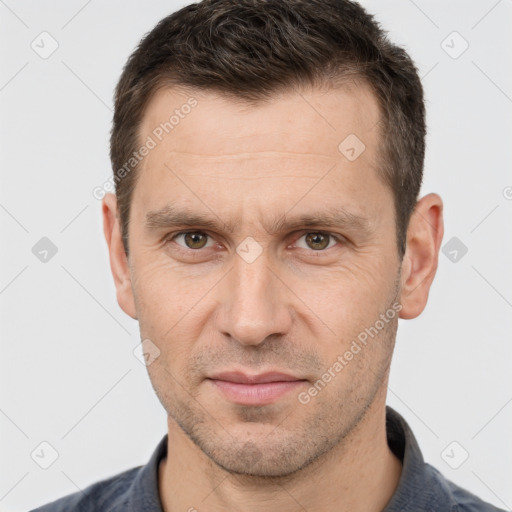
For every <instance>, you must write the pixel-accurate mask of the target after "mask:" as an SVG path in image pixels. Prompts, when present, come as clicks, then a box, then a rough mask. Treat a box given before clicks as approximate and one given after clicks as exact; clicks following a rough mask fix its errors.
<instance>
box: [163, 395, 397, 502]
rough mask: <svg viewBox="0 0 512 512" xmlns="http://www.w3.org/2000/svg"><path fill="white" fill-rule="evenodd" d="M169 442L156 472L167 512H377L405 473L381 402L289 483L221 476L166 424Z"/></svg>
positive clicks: (172, 424) (288, 479)
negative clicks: (393, 449) (388, 433)
mask: <svg viewBox="0 0 512 512" xmlns="http://www.w3.org/2000/svg"><path fill="white" fill-rule="evenodd" d="M168 436H169V437H168V446H169V447H171V448H170V449H171V450H172V457H170V458H167V459H165V460H164V461H162V463H161V464H160V468H159V489H160V496H161V500H162V505H163V509H164V511H165V512H174V511H176V510H183V511H185V510H186V511H190V512H193V511H194V510H195V511H197V512H212V511H215V512H220V511H233V510H244V511H245V512H259V511H264V512H269V510H279V511H280V512H296V511H297V510H304V509H306V510H315V511H317V512H324V511H325V512H327V511H330V510H334V509H335V510H338V511H340V512H348V511H351V512H359V511H361V512H362V511H365V512H373V511H375V512H379V511H382V510H383V509H384V507H385V505H386V504H387V503H388V501H389V500H390V499H391V497H392V495H393V493H394V491H395V489H396V487H397V485H398V481H399V478H400V473H401V469H402V466H401V463H400V461H399V460H398V459H397V458H396V457H395V456H394V455H393V453H392V452H391V450H390V449H389V447H388V444H387V437H386V422H385V397H380V398H378V397H376V400H375V401H374V402H373V404H372V406H371V407H370V408H369V409H368V411H367V413H366V414H365V416H364V417H363V419H362V420H361V422H360V423H359V424H358V425H357V426H356V427H355V428H354V429H353V430H352V431H351V432H350V434H349V435H348V436H347V437H346V438H344V439H343V440H342V441H341V442H340V443H339V444H338V445H337V446H336V448H334V449H333V450H331V451H330V452H329V453H327V454H324V455H322V456H321V457H319V458H318V459H316V460H315V461H314V462H313V463H311V464H310V465H309V466H307V467H306V468H304V469H303V470H301V471H298V472H296V473H294V474H292V475H288V476H286V477H275V478H260V477H250V476H245V475H244V476H242V475H233V474H230V473H228V472H226V471H225V470H223V469H222V468H220V467H219V466H217V465H216V464H215V463H214V462H213V461H211V460H210V459H209V458H208V457H207V456H206V455H205V454H204V453H203V452H202V451H201V450H200V449H199V448H198V447H197V446H196V445H195V444H194V443H193V442H192V441H191V440H190V439H189V438H188V437H187V436H186V435H185V434H184V433H183V431H182V430H181V429H180V428H179V427H178V426H177V425H176V423H175V422H174V421H173V420H171V419H169V421H168Z"/></svg>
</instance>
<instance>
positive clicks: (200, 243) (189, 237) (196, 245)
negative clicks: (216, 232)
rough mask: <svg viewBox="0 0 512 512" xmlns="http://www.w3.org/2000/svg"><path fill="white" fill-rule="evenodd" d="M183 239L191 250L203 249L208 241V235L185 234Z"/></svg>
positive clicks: (193, 232)
mask: <svg viewBox="0 0 512 512" xmlns="http://www.w3.org/2000/svg"><path fill="white" fill-rule="evenodd" d="M183 238H184V241H185V244H186V245H187V247H188V248H189V249H202V248H203V247H204V246H205V245H206V243H207V241H208V235H207V234H205V233H201V232H200V231H191V232H189V233H183Z"/></svg>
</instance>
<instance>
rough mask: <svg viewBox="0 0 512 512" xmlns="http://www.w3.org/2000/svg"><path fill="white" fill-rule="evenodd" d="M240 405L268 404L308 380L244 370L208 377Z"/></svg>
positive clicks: (274, 373)
mask: <svg viewBox="0 0 512 512" xmlns="http://www.w3.org/2000/svg"><path fill="white" fill-rule="evenodd" d="M206 380H207V381H209V382H211V383H212V384H213V385H214V386H215V388H216V389H217V390H218V391H219V392H220V393H221V394H222V395H223V396H224V398H227V399H228V400H229V401H230V402H233V403H235V404H238V405H268V404H272V403H274V402H277V401H278V400H279V399H281V398H283V397H284V396H285V395H287V394H288V393H291V392H292V391H294V390H295V391H297V390H298V389H299V388H300V387H301V386H303V385H304V384H305V383H306V382H307V380H306V379H301V378H300V377H295V376H293V375H289V374H286V373H282V372H267V373H262V374H256V375H251V374H248V373H244V372H222V373H218V374H215V375H212V376H211V377H208V378H207V379H206Z"/></svg>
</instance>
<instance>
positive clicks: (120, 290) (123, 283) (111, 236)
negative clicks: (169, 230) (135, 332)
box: [102, 194, 137, 319]
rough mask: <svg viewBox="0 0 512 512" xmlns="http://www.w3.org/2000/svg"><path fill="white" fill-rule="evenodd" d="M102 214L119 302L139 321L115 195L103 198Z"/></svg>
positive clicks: (128, 313)
mask: <svg viewBox="0 0 512 512" xmlns="http://www.w3.org/2000/svg"><path fill="white" fill-rule="evenodd" d="M102 213H103V232H104V234H105V239H106V241H107V245H108V250H109V254H110V268H111V270H112V276H113V277H114V284H115V286H116V290H117V302H118V303H119V305H120V306H121V309H122V310H123V311H124V312H125V313H126V314H127V315H128V316H131V317H132V318H134V319H137V313H136V309H135V299H134V296H133V290H132V282H131V275H130V267H129V264H128V258H127V257H126V252H125V250H124V246H123V240H122V236H121V222H120V219H119V215H118V211H117V198H116V196H115V195H114V194H106V195H105V197H104V198H103V201H102Z"/></svg>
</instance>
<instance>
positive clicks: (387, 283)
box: [103, 85, 443, 512]
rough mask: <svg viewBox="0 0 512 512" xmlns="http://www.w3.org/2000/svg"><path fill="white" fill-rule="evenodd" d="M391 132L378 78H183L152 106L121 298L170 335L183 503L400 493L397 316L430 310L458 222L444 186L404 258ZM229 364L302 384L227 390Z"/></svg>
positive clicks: (169, 472) (417, 221)
mask: <svg viewBox="0 0 512 512" xmlns="http://www.w3.org/2000/svg"><path fill="white" fill-rule="evenodd" d="M191 97H193V98H194V99H195V101H197V105H196V106H195V107H194V108H193V109H191V110H190V112H189V113H188V114H187V115H183V116H182V118H180V120H179V123H176V124H175V125H174V126H173V128H172V131H171V130H169V133H168V134H165V136H164V137H162V140H161V141H160V140H158V139H157V138H156V137H155V135H154V130H155V128H157V127H158V126H160V124H161V123H164V122H166V121H168V120H169V117H170V116H171V115H172V113H173V112H174V110H175V109H180V107H181V106H182V105H184V104H185V103H187V101H188V100H189V99H190V98H191ZM187 111H188V109H187ZM379 129H380V124H379V108H378V104H377V101H376V99H375V97H374V95H373V94H372V93H371V91H370V90H369V88H367V87H364V86H361V85H360V86H358V87H349V86H348V85H346V86H343V87H340V88H337V89H320V88H315V89H308V90H304V91H300V92H299V91H288V92H286V93H279V94H277V93H276V95H275V96H273V97H272V98H271V99H269V100H268V101H265V102H261V103H259V104H257V105H252V106H251V105H249V104H247V103H244V102H242V101H235V100H233V99H229V98H226V97H222V96H220V95H218V94H216V93H214V92H206V91H201V92H198V91H192V90H186V89H178V88H172V89H170V88H165V89H161V90H159V91H158V92H157V93H156V94H155V95H154V96H153V97H152V99H151V101H150V102H149V104H148V107H147V109H146V111H145V115H144V118H143V122H142V125H141V128H140V140H141V141H145V140H147V137H148V136H151V137H152V138H153V139H155V141H156V145H155V147H154V148H152V149H151V150H150V151H149V152H148V154H147V156H145V157H144V159H143V160H142V161H141V162H140V164H139V167H138V169H137V172H138V178H137V183H136V186H135V189H134V192H133V196H132V203H131V213H130V223H129V258H127V257H126V254H125V252H124V250H123V246H122V241H121V228H120V222H119V218H118V216H117V204H116V198H115V196H114V195H112V194H108V195H107V196H106V197H105V199H104V201H103V215H104V231H105V236H106V239H107V242H108V246H109V251H110V262H111V267H112V272H113V276H114V281H115V284H116V289H117V298H118V302H119V304H120V306H121V307H122V309H123V310H124V311H125V312H126V313H127V314H128V315H130V316H131V317H133V318H136V319H138V321H139V323H140V331H141V339H143V340H145V339H148V340H151V343H152V344H154V345H152V346H156V347H157V348H158V350H159V355H158V357H156V359H155V360H154V361H152V363H151V364H149V365H148V373H149V376H150V379H151V382H152V385H153V387H154V389H155V392H156V393H157V395H158V398H159V399H160V401H161V403H162V405H163V406H164V408H165V410H166V411H167V413H168V435H169V456H168V457H167V459H165V460H164V461H163V462H162V464H161V465H160V468H159V492H160V497H161V500H162V503H163V507H164V510H165V511H187V510H197V511H198V512H203V511H210V512H213V511H238V510H244V512H253V511H260V510H265V511H267V512H268V511H269V510H272V511H273V510H276V511H277V510H279V511H280V512H283V511H284V512H287V511H299V510H304V509H306V510H315V512H323V511H328V510H334V509H335V510H338V511H352V512H357V511H380V510H382V509H383V508H384V507H385V505H386V503H387V502H388V501H389V500H390V498H391V496H392V495H393V492H394V491H395V489H396V486H397V485H398V481H399V478H400V473H401V463H400V461H399V460H398V459H397V458H396V457H395V456H394V455H393V454H392V453H391V451H390V449H389V447H388V445H387V441H386V431H385V401H386V390H387V382H388V375H389V366H390V362H391V357H392V352H393V348H394V343H395V335H396V329H397V325H398V317H399V316H400V317H401V318H414V317H416V316H418V315H419V314H420V313H421V312H422V310H423V309H424V307H425V304H426V301H427V298H428V291H429V288H430V285H431V283H432V280H433V278H434V274H435V270H436V267H437V257H438V252H439V246H440V244H441V239H442V235H443V224H442V201H441V199H440V197H439V196H437V195H436V194H428V195H426V196H425V197H423V198H422V199H420V201H419V202H418V204H417V207H416V210H415V212H414V214H413V215H412V218H411V221H410V224H409V228H408V233H407V250H406V254H405V256H404V258H403V260H402V261H400V259H399V255H398V252H397V243H396V231H395V212H394V202H393V193H392V191H391V189H390V188H389V187H388V186H387V185H386V184H385V183H384V182H383V180H382V179H381V177H380V175H379V161H380V156H379V137H380V133H379ZM351 134H353V135H356V136H357V137H358V139H359V140H360V141H362V143H363V144H364V151H363V152H362V153H361V154H360V155H359V156H358V157H357V158H355V159H352V160H351V159H349V158H347V156H346V155H347V153H345V154H344V153H343V152H342V151H340V149H339V145H340V143H342V142H343V141H344V140H345V139H346V138H347V137H348V136H349V135H351ZM349 140H351V139H349ZM359 147H361V146H359ZM349 156H351V154H350V153H349ZM178 213H180V214H181V215H179V216H178V215H177V214H178ZM170 214H173V215H170ZM185 214H188V215H189V216H193V217H195V218H194V219H193V220H192V221H191V222H185V220H184V216H185ZM327 214H332V216H335V217H336V223H335V224H332V225H331V224H327V223H326V220H325V219H321V218H320V216H323V215H327ZM199 216H200V217H202V218H204V219H208V222H205V221H203V220H201V219H199V218H198V217H199ZM171 217H172V219H174V220H175V221H176V222H178V223H177V224H176V223H175V224H174V225H171V224H170V223H169V221H170V220H172V219H171ZM178 217H179V218H178ZM304 217H308V218H309V217H311V218H312V219H311V220H310V221H309V222H307V221H305V219H304ZM183 232H188V234H187V233H183ZM248 237H250V238H248ZM237 249H238V250H237ZM381 315H383V316H384V317H385V318H386V320H387V321H383V320H382V316H381ZM379 321H380V323H378V322H379ZM381 325H382V327H381ZM372 326H374V327H377V326H378V328H377V329H376V330H377V331H378V334H376V335H375V336H373V337H368V341H367V343H366V345H361V344H359V345H361V348H360V350H359V351H357V352H356V351H355V350H354V351H353V357H350V358H346V359H344V361H345V363H346V364H344V365H343V366H342V369H341V370H338V371H333V370H332V368H334V366H333V365H334V364H335V362H336V361H339V359H338V357H339V356H340V355H341V356H343V355H344V354H346V352H347V351H350V347H351V346H352V343H353V342H354V340H357V339H358V335H360V333H362V332H364V331H365V329H368V328H370V327H372ZM330 368H331V373H330V374H329V375H330V376H331V378H330V379H327V377H325V374H326V372H327V373H328V370H329V369H330ZM337 368H339V366H338V367H337ZM221 372H241V373H243V374H244V375H246V376H255V375H262V374H265V373H267V372H280V373H284V374H287V375H288V376H290V377H291V378H293V379H294V380H295V382H294V383H293V385H291V386H290V387H289V389H288V390H287V391H286V392H284V393H282V394H280V395H279V396H277V397H274V398H272V399H270V400H267V401H266V402H264V403H263V402H262V403H245V402H243V400H242V401H237V399H236V398H233V396H231V395H229V393H226V392H225V390H224V389H223V388H222V386H220V385H218V384H219V380H222V378H218V377H219V374H220V373H221ZM319 379H320V380H322V379H323V384H324V385H322V386H318V389H319V390H318V389H317V393H311V394H308V390H310V389H311V388H312V387H314V385H315V383H317V382H318V381H319ZM326 380H327V382H325V381H326ZM315 389H316V388H315ZM301 393H302V395H301ZM305 394H307V396H309V397H310V400H309V401H307V403H304V402H305V401H306V400H302V401H301V400H300V399H299V397H300V396H302V397H304V396H305Z"/></svg>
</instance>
